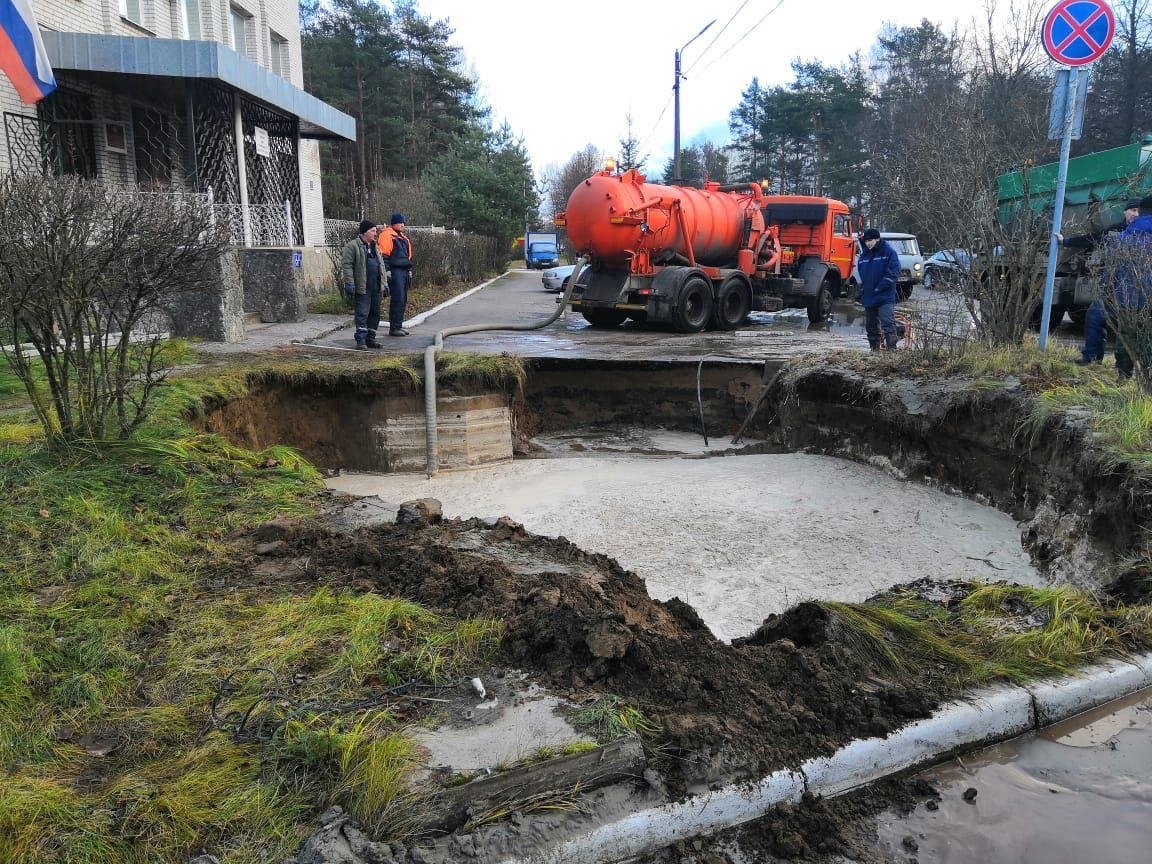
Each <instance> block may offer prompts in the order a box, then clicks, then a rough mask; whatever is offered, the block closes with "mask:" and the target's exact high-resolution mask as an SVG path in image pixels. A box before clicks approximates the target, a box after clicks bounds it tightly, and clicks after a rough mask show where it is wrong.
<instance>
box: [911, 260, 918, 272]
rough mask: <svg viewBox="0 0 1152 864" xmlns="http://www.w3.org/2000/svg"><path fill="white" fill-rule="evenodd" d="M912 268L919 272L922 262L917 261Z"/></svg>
mask: <svg viewBox="0 0 1152 864" xmlns="http://www.w3.org/2000/svg"><path fill="white" fill-rule="evenodd" d="M912 269H913V270H915V271H916V272H917V273H919V272H920V262H919V261H917V262H916V263H915V264H913V265H912Z"/></svg>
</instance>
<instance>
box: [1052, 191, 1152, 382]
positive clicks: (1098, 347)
mask: <svg viewBox="0 0 1152 864" xmlns="http://www.w3.org/2000/svg"><path fill="white" fill-rule="evenodd" d="M1139 218H1140V201H1139V200H1138V199H1133V200H1131V201H1129V202H1128V203H1127V204H1125V205H1124V230H1127V228H1128V226H1130V225H1131V224H1132V223H1133V222H1135V221H1136V220H1137V219H1139ZM1056 239H1057V240H1058V241H1059V243H1060V245H1061V246H1064V247H1065V248H1069V249H1091V248H1093V246H1095V244H1096V242H1098V240H1094V239H1093V238H1092V236H1091V235H1080V236H1078V237H1065V236H1064V235H1063V234H1057V235H1056ZM1107 317H1108V316H1107V315H1105V313H1104V305H1103V303H1102V302H1101V300H1100V299H1099V298H1097V299H1096V300H1093V301H1092V305H1091V306H1089V307H1088V313H1087V314H1086V315H1085V317H1084V347H1082V348H1081V349H1080V359H1079V360H1077V361H1076V365H1077V366H1087V365H1088V364H1089V363H1099V362H1101V361H1102V360H1103V359H1104V335H1105V330H1106V327H1107Z"/></svg>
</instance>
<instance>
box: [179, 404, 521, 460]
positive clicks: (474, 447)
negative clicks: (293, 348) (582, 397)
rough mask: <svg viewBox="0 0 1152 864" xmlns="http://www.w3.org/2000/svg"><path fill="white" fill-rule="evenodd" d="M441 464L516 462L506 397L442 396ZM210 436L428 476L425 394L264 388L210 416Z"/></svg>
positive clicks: (205, 420)
mask: <svg viewBox="0 0 1152 864" xmlns="http://www.w3.org/2000/svg"><path fill="white" fill-rule="evenodd" d="M438 404H439V418H438V420H439V422H438V424H437V429H438V431H439V437H440V442H439V444H440V464H441V467H443V468H466V467H470V466H476V465H488V464H493V463H497V462H503V461H506V460H508V459H511V458H512V433H511V428H512V413H511V410H510V408H509V406H508V398H507V396H505V395H504V394H503V393H480V394H475V395H464V396H453V395H446V396H441V398H440V400H439V403H438ZM201 425H202V426H203V428H204V429H205V430H206V431H209V432H218V433H220V434H222V435H224V437H226V438H227V439H228V440H229V441H232V442H233V443H235V444H239V445H241V446H243V447H248V448H251V449H256V450H259V449H262V448H264V447H269V446H272V445H274V444H283V445H287V446H289V447H294V448H296V449H297V450H299V451H300V452H301V453H303V454H304V456H305V457H306V458H307V459H308V460H309V461H311V462H312V463H313V464H315V465H317V466H319V467H321V468H328V469H335V468H343V469H348V470H352V471H380V472H390V471H422V470H423V469H424V467H425V464H426V453H427V450H426V435H425V427H424V399H423V397H422V396H421V395H420V394H411V393H403V394H393V393H387V392H369V393H364V392H358V391H355V390H352V389H350V388H349V389H347V390H333V389H320V388H300V387H288V386H276V385H261V386H259V387H256V388H254V389H253V391H252V392H251V393H250V394H249V395H248V396H245V397H243V398H239V399H235V400H232V401H230V402H227V403H225V404H223V405H220V406H217V407H215V408H213V409H212V410H210V411H209V412H208V413H207V414H206V416H205V417H204V418H203V420H202V421H201Z"/></svg>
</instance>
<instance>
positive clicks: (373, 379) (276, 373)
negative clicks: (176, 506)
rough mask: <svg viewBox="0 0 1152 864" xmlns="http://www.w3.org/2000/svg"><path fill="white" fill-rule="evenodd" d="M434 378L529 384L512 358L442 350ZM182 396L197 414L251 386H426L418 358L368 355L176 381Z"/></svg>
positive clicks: (457, 383) (469, 386) (470, 386)
mask: <svg viewBox="0 0 1152 864" xmlns="http://www.w3.org/2000/svg"><path fill="white" fill-rule="evenodd" d="M436 380H437V382H438V383H439V385H440V386H441V387H444V388H450V389H455V390H463V391H468V390H475V389H477V388H496V389H504V390H508V391H512V392H516V391H519V389H520V388H522V387H523V385H524V382H525V381H526V380H527V370H526V367H525V365H524V360H523V359H522V358H520V357H517V356H515V355H512V354H471V353H465V352H454V351H446V352H443V353H442V354H440V355H439V357H438V358H437V364H436ZM174 385H175V386H176V388H178V389H180V390H182V391H183V392H184V393H185V395H187V396H188V397H189V398H186V399H185V400H184V401H183V402H182V403H181V407H182V408H183V409H184V410H193V411H194V410H198V409H197V402H199V403H202V402H203V400H204V399H206V398H207V399H209V400H211V399H214V398H219V399H227V398H235V397H237V396H242V395H244V394H245V393H246V392H247V391H248V388H250V387H253V386H286V387H292V388H297V389H325V390H340V391H343V392H354V393H355V392H365V393H370V392H378V391H379V390H380V389H381V388H392V389H395V390H396V391H398V392H413V393H414V392H419V391H420V390H422V389H423V387H424V360H423V357H422V356H421V355H407V354H399V355H398V354H371V355H369V356H368V357H366V358H364V359H361V358H360V357H359V356H357V357H353V358H348V357H341V358H340V360H327V359H313V358H309V359H303V360H297V361H291V362H277V363H263V364H259V365H256V366H251V365H249V366H245V367H242V368H239V367H237V368H230V369H226V370H224V371H215V372H212V373H206V374H202V375H197V376H191V377H187V378H180V379H179V380H178V381H175V382H174Z"/></svg>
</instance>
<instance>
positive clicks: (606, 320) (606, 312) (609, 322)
mask: <svg viewBox="0 0 1152 864" xmlns="http://www.w3.org/2000/svg"><path fill="white" fill-rule="evenodd" d="M580 314H581V315H583V316H584V320H585V321H587V322H588V323H589V324H591V325H592V326H593V327H619V326H620V325H621V324H623V323H624V320H625V319H626V318H627V317H628V313H627V312H621V311H619V310H617V309H581V310H580Z"/></svg>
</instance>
